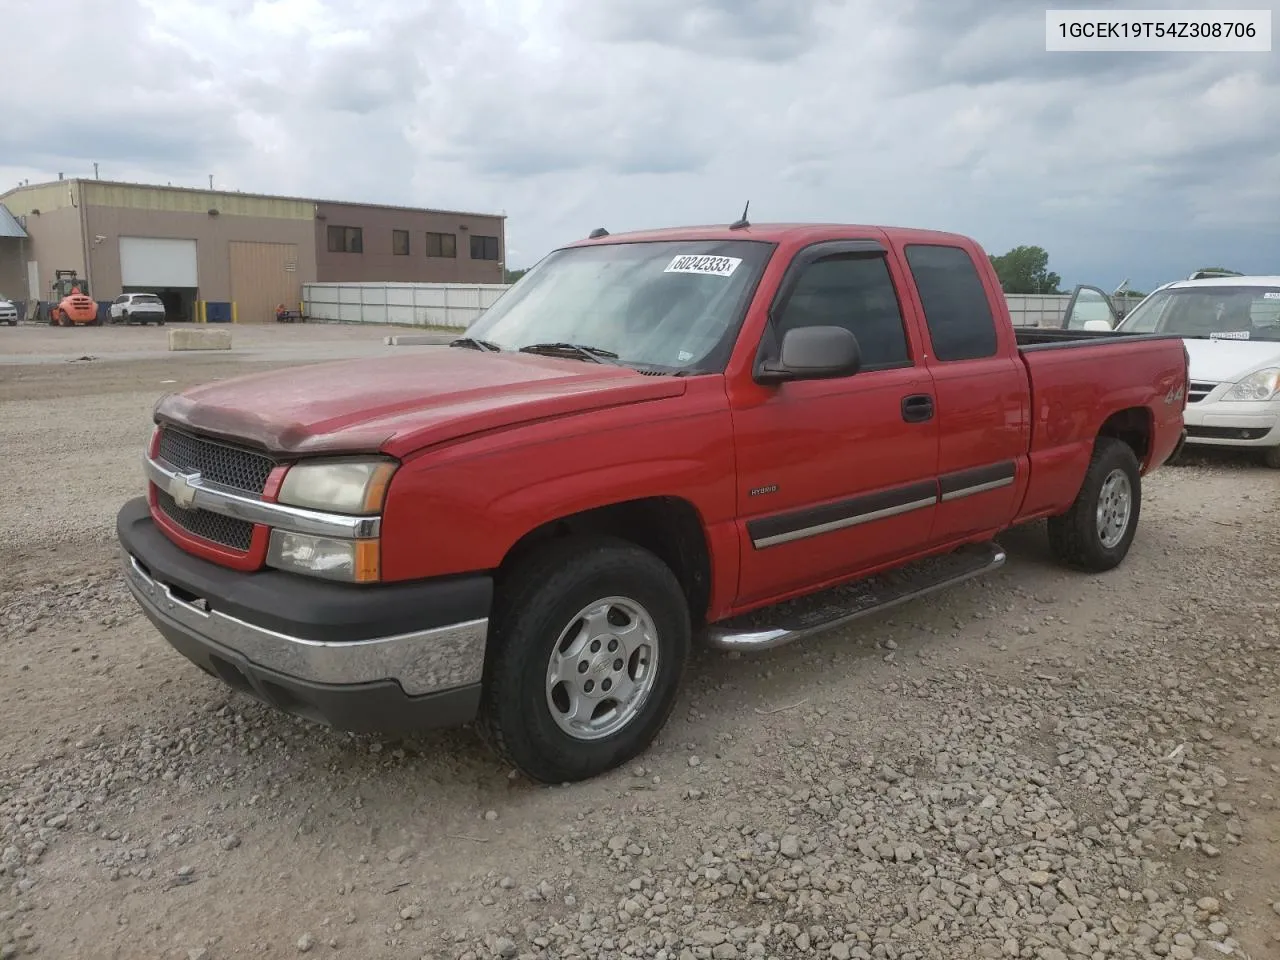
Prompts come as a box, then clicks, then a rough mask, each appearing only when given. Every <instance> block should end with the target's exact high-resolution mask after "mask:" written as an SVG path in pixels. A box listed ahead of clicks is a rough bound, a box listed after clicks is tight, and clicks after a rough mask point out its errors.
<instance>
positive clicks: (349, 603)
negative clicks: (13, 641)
mask: <svg viewBox="0 0 1280 960" xmlns="http://www.w3.org/2000/svg"><path fill="white" fill-rule="evenodd" d="M116 533H117V536H118V537H119V540H120V544H121V546H122V547H123V548H124V557H123V565H124V575H125V581H126V583H127V584H128V586H129V589H130V591H131V592H132V593H133V595H134V597H135V599H136V600H137V601H138V603H139V605H140V606H141V607H142V610H143V612H144V613H145V614H146V615H147V617H148V618H149V619H150V620H151V622H152V623H153V624H155V626H156V628H157V629H158V630H159V631H160V633H161V634H162V635H163V636H164V638H165V639H166V640H167V641H168V642H169V643H170V644H171V645H172V646H173V647H174V648H175V649H176V650H177V651H178V652H179V653H181V654H182V655H183V656H185V657H186V658H187V659H188V660H191V661H192V662H193V663H195V664H196V666H198V667H200V668H201V669H202V670H204V671H205V672H206V673H208V674H210V675H211V676H214V677H217V678H218V679H220V680H222V681H223V682H224V683H226V684H227V685H228V686H231V687H233V688H235V689H237V690H240V691H241V692H243V693H247V694H249V695H251V696H253V697H256V698H257V699H259V700H261V701H263V702H265V703H267V704H270V705H271V706H274V707H276V708H278V709H280V710H283V711H285V712H287V713H292V714H296V715H298V716H302V717H307V718H308V719H311V720H316V721H319V722H321V723H325V724H327V725H329V726H332V727H336V728H338V729H342V730H350V731H355V732H369V733H373V732H381V733H407V732H412V731H414V730H420V729H425V728H429V727H441V726H456V725H458V724H461V723H465V722H467V721H468V720H470V719H472V718H473V717H474V716H475V713H476V709H477V707H478V706H479V702H480V682H481V679H482V675H483V671H484V657H485V644H486V638H487V635H488V615H489V614H488V611H489V606H490V603H491V601H492V595H493V583H492V580H491V579H490V578H489V577H487V576H479V575H478V576H468V577H461V578H450V579H447V580H430V581H422V582H416V583H403V584H401V583H394V584H384V585H378V586H349V585H346V584H335V583H330V582H327V581H319V580H317V581H312V580H310V579H308V578H306V577H301V576H298V575H295V574H290V573H283V572H281V571H277V570H263V571H258V572H254V573H241V572H238V571H234V570H228V569H227V568H225V567H220V566H218V565H217V564H213V563H210V562H208V561H206V560H202V559H200V558H198V557H193V556H191V555H190V554H188V553H186V552H185V551H183V550H181V549H180V548H179V547H177V546H176V545H174V544H173V543H172V542H171V541H170V540H169V539H168V538H167V537H165V535H164V534H163V533H162V532H161V531H160V530H159V528H157V527H156V525H155V523H154V521H153V520H152V519H151V515H150V510H149V508H148V506H147V502H146V499H145V498H138V499H136V500H131V501H130V502H129V503H127V504H125V506H124V507H123V508H122V509H121V511H120V513H119V515H118V517H117V519H116Z"/></svg>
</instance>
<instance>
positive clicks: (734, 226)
mask: <svg viewBox="0 0 1280 960" xmlns="http://www.w3.org/2000/svg"><path fill="white" fill-rule="evenodd" d="M750 206H751V201H750V200H748V201H747V206H745V207H743V208H742V216H741V217H739V218H738V219H737V220H735V221H733V223H731V224H729V229H730V230H744V229H746V228H747V227H749V226H751V223H750V222H749V221H748V220H747V208H748V207H750Z"/></svg>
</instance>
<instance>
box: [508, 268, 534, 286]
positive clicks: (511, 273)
mask: <svg viewBox="0 0 1280 960" xmlns="http://www.w3.org/2000/svg"><path fill="white" fill-rule="evenodd" d="M502 272H503V278H502V282H503V283H515V282H516V281H517V280H519V279H520V278H521V277H523V276H524V275H525V274H526V273H528V272H529V268H528V267H525V268H524V269H523V270H505V269H504V270H503V271H502Z"/></svg>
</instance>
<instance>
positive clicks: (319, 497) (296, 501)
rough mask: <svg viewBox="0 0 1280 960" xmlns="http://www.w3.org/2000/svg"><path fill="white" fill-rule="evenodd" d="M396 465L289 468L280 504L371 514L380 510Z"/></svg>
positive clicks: (335, 464) (338, 462)
mask: <svg viewBox="0 0 1280 960" xmlns="http://www.w3.org/2000/svg"><path fill="white" fill-rule="evenodd" d="M395 469H396V465H395V464H394V463H393V462H392V461H390V460H331V461H321V462H316V463H307V462H303V463H299V464H295V465H294V466H292V467H290V468H289V472H288V473H286V474H285V475H284V483H283V484H281V486H280V496H279V500H280V502H281V503H287V504H289V505H290V506H292V507H310V508H311V509H314V510H331V511H333V512H335V513H350V514H370V513H377V512H378V511H379V510H381V509H382V500H383V497H385V496H386V493H387V483H388V482H390V480H391V474H392V473H393V472H395Z"/></svg>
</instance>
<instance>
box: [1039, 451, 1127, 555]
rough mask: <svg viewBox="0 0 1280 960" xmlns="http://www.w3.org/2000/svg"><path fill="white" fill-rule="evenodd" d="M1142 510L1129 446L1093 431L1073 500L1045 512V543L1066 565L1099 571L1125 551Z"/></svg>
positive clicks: (1125, 552)
mask: <svg viewBox="0 0 1280 960" xmlns="http://www.w3.org/2000/svg"><path fill="white" fill-rule="evenodd" d="M1141 511H1142V477H1141V474H1140V466H1139V464H1138V458H1137V456H1136V455H1135V454H1134V452H1133V448H1132V447H1130V446H1129V445H1128V444H1127V443H1125V442H1124V441H1122V440H1117V439H1115V438H1114V437H1099V438H1098V441H1097V443H1096V444H1095V445H1094V448H1093V457H1092V459H1091V460H1090V461H1089V469H1088V470H1087V471H1085V475H1084V482H1083V483H1082V484H1081V485H1080V492H1079V493H1078V494H1076V499H1075V502H1074V503H1072V504H1071V508H1070V509H1069V510H1068V511H1067V512H1066V513H1064V514H1062V515H1060V516H1057V517H1050V518H1049V546H1050V548H1051V549H1052V550H1053V553H1054V556H1056V557H1057V559H1058V560H1059V561H1060V562H1062V563H1064V564H1066V565H1067V566H1070V567H1075V568H1076V569H1079V570H1087V571H1089V572H1092V573H1101V572H1103V571H1106V570H1110V569H1112V568H1114V567H1116V566H1119V564H1120V562H1121V561H1123V560H1124V558H1125V556H1126V555H1127V554H1128V552H1129V547H1130V545H1131V544H1132V543H1133V537H1134V534H1135V533H1136V532H1137V529H1138V516H1139V514H1140V513H1141Z"/></svg>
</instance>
